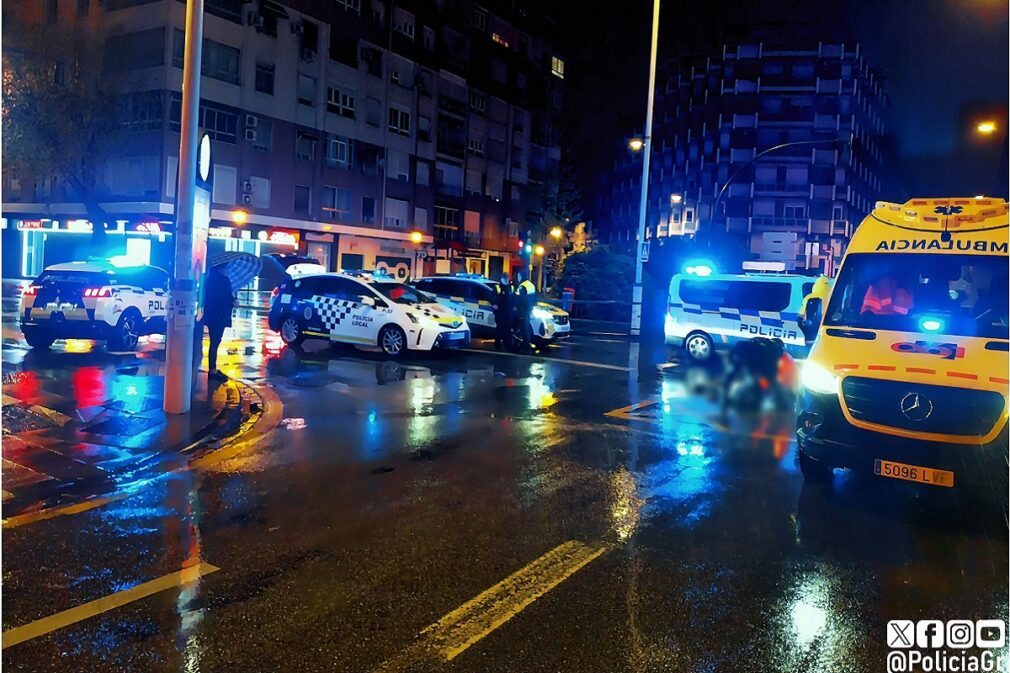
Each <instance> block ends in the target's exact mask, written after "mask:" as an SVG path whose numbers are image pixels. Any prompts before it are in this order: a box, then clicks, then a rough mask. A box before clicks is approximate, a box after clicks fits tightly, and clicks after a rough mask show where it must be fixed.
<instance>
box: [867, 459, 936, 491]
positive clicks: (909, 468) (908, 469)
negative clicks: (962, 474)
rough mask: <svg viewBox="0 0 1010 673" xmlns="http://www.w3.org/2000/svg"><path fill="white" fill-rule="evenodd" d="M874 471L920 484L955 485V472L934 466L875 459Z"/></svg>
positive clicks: (882, 475)
mask: <svg viewBox="0 0 1010 673" xmlns="http://www.w3.org/2000/svg"><path fill="white" fill-rule="evenodd" d="M873 473H874V474H877V475H880V476H881V477H889V478H891V479H903V480H904V481H917V482H919V483H920V484H929V485H930V486H943V487H945V488H952V487H953V486H954V473H953V472H950V471H948V470H937V469H934V468H932V467H920V466H919V465H906V464H905V463H894V462H891V461H890V460H875V461H873Z"/></svg>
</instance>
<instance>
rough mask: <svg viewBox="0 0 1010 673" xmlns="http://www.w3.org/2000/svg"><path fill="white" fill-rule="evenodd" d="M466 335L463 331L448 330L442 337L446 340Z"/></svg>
mask: <svg viewBox="0 0 1010 673" xmlns="http://www.w3.org/2000/svg"><path fill="white" fill-rule="evenodd" d="M464 336H465V334H464V333H463V332H446V333H445V335H443V337H442V338H443V339H445V340H446V341H455V340H457V339H462V338H463V337H464Z"/></svg>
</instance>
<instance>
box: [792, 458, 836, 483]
mask: <svg viewBox="0 0 1010 673" xmlns="http://www.w3.org/2000/svg"><path fill="white" fill-rule="evenodd" d="M797 453H798V455H799V462H800V472H802V473H803V479H804V480H806V481H809V482H813V483H817V484H827V483H831V475H832V472H833V471H832V469H831V466H830V465H827V464H826V463H824V462H822V461H819V460H814V459H813V458H811V457H810V456H808V455H807V454H805V453H803V451H798V452H797Z"/></svg>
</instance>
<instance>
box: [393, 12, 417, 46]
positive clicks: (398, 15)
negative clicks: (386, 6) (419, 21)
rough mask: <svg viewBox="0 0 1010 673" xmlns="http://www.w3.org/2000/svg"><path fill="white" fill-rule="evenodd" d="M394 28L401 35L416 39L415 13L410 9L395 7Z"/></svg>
mask: <svg viewBox="0 0 1010 673" xmlns="http://www.w3.org/2000/svg"><path fill="white" fill-rule="evenodd" d="M393 30H395V31H396V32H397V33H399V34H400V35H403V36H404V37H406V38H408V39H410V40H413V39H414V15H413V14H411V13H410V12H408V11H405V10H403V9H400V8H399V7H394V8H393Z"/></svg>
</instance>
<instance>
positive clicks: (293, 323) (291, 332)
mask: <svg viewBox="0 0 1010 673" xmlns="http://www.w3.org/2000/svg"><path fill="white" fill-rule="evenodd" d="M279 331H280V333H281V341H283V342H284V343H286V344H287V345H289V346H300V345H301V343H302V342H303V341H305V333H304V332H303V331H302V324H301V322H299V320H298V318H296V317H295V316H293V315H289V316H287V317H285V318H284V320H283V321H282V322H281V328H280V330H279Z"/></svg>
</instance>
